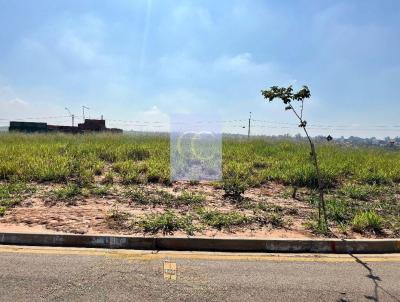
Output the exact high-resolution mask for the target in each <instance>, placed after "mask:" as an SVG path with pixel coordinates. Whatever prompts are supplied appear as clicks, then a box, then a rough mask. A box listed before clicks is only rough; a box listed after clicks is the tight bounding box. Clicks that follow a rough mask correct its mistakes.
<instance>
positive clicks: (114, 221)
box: [106, 204, 129, 229]
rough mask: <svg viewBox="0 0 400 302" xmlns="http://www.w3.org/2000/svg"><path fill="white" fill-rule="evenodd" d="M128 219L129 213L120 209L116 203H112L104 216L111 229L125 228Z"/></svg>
mask: <svg viewBox="0 0 400 302" xmlns="http://www.w3.org/2000/svg"><path fill="white" fill-rule="evenodd" d="M128 219H129V213H127V212H123V211H120V210H119V208H118V205H117V204H114V205H113V207H112V208H111V210H110V211H109V213H108V214H107V216H106V221H107V224H108V226H109V227H110V228H111V229H123V228H127V225H126V222H127V221H128Z"/></svg>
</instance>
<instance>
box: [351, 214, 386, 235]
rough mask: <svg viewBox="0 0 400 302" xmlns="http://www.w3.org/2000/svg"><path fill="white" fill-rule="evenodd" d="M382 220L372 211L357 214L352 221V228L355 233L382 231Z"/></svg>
mask: <svg viewBox="0 0 400 302" xmlns="http://www.w3.org/2000/svg"><path fill="white" fill-rule="evenodd" d="M382 227H383V219H382V217H381V216H380V215H379V214H378V213H376V212H375V211H373V210H370V211H365V212H360V213H357V214H356V215H355V216H354V219H353V221H352V228H353V230H354V231H356V232H360V233H364V232H374V233H379V232H381V231H382Z"/></svg>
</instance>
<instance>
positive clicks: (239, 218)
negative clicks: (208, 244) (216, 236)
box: [198, 209, 250, 230]
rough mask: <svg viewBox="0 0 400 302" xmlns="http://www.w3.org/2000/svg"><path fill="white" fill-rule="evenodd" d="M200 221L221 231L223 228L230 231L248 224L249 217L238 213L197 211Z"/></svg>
mask: <svg viewBox="0 0 400 302" xmlns="http://www.w3.org/2000/svg"><path fill="white" fill-rule="evenodd" d="M198 214H199V215H200V218H201V220H202V221H203V222H204V223H205V224H207V225H209V226H211V227H213V228H217V229H218V230H221V229H223V228H226V229H230V228H231V227H232V226H240V225H244V224H247V223H249V222H250V219H249V217H247V216H246V215H244V214H241V213H239V212H236V211H233V212H221V211H217V210H209V211H207V210H203V209H198Z"/></svg>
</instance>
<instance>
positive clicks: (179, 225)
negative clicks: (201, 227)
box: [135, 210, 196, 235]
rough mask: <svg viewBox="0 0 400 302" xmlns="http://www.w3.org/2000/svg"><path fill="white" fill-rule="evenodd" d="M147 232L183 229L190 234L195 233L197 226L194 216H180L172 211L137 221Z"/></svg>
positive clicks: (169, 232)
mask: <svg viewBox="0 0 400 302" xmlns="http://www.w3.org/2000/svg"><path fill="white" fill-rule="evenodd" d="M135 224H136V225H137V226H139V227H140V228H141V229H142V230H143V231H144V232H146V233H153V234H155V233H158V232H162V233H163V234H164V235H165V234H173V233H174V232H175V231H179V230H182V231H184V232H186V233H187V234H188V235H193V234H194V232H195V230H196V228H195V227H194V225H193V223H192V217H191V216H189V215H184V216H178V215H177V214H175V213H174V212H172V211H168V210H167V211H166V212H164V213H154V214H150V215H147V216H145V217H144V218H141V219H140V220H139V221H137V222H135Z"/></svg>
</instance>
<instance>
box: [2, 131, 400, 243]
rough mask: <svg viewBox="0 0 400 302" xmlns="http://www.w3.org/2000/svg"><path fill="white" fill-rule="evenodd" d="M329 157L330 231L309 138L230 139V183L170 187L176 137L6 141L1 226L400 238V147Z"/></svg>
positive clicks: (226, 152)
mask: <svg viewBox="0 0 400 302" xmlns="http://www.w3.org/2000/svg"><path fill="white" fill-rule="evenodd" d="M318 152H319V156H320V160H321V168H322V173H323V176H324V182H325V185H326V191H327V207H328V214H329V224H330V230H331V231H330V233H328V234H321V233H320V231H319V230H318V227H317V225H316V222H315V216H316V202H317V197H316V192H315V186H316V176H315V172H314V169H313V166H312V165H311V162H310V159H309V149H308V146H307V145H306V144H303V143H295V142H290V141H279V142H277V141H269V140H266V139H251V140H240V139H224V141H223V180H222V181H221V182H214V183H203V182H201V183H198V182H175V183H170V179H169V176H170V168H169V159H170V154H169V139H168V137H163V136H158V137H156V136H128V135H103V134H98V135H75V136H72V135H62V134H55V135H44V134H43V135H37V134H35V135H27V134H1V135H0V159H1V160H0V215H2V216H3V217H2V218H0V228H1V230H5V229H10V230H11V229H13V228H14V229H16V228H26V226H28V225H29V226H30V227H31V229H32V230H39V229H47V230H54V231H63V232H74V233H100V232H102V233H126V234H157V233H158V234H162V233H164V234H188V235H204V236H214V235H216V236H220V235H226V234H227V235H229V236H262V237H312V236H337V237H399V236H400V185H399V183H400V152H399V151H395V150H385V149H376V148H354V147H344V146H339V145H336V144H333V143H332V144H325V143H322V144H319V145H318ZM293 188H298V190H297V192H296V194H295V195H294V196H293Z"/></svg>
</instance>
